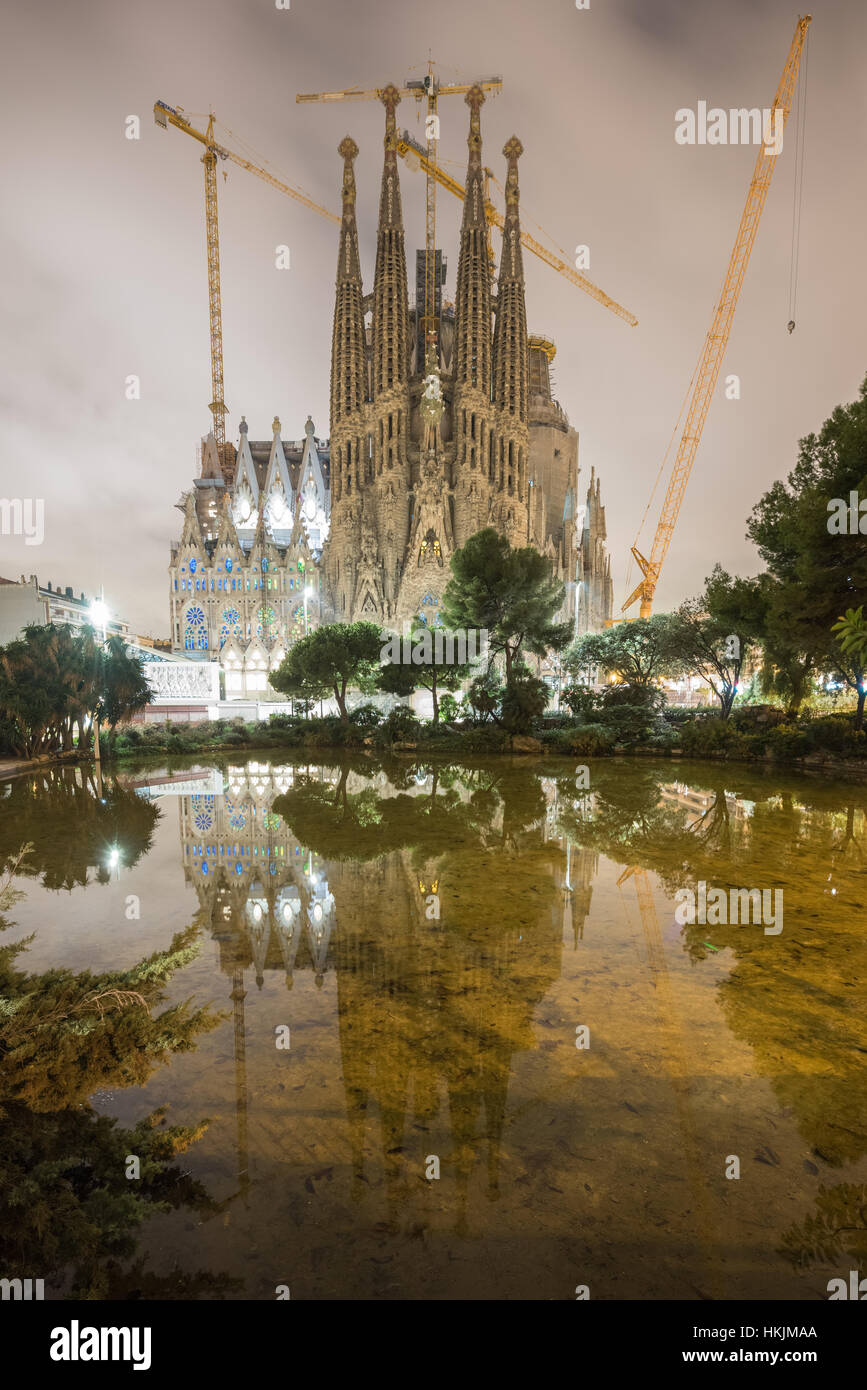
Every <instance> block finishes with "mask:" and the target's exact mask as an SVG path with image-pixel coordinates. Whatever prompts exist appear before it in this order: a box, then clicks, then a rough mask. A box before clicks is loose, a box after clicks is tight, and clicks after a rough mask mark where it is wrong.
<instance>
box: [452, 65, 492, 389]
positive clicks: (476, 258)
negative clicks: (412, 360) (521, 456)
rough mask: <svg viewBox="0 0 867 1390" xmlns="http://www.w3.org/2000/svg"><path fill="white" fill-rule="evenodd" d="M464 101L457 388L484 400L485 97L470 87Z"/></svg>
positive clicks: (487, 374) (487, 370) (487, 307)
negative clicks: (477, 393) (465, 147)
mask: <svg viewBox="0 0 867 1390" xmlns="http://www.w3.org/2000/svg"><path fill="white" fill-rule="evenodd" d="M465 100H466V103H467V105H468V106H469V108H470V133H469V135H468V137H467V145H468V147H469V159H468V162H467V184H466V194H465V196H464V215H463V221H462V223H461V249H460V256H459V258H458V283H457V298H456V303H455V317H456V332H455V336H456V340H457V342H456V352H455V384H456V386H458V387H461V386H471V387H476V388H477V389H478V390H479V391H480V392H481V393H482V394H483V396H485V397H487V396H489V394H490V387H491V269H490V265H489V263H488V248H487V228H486V224H485V186H484V169H483V167H482V134H481V119H480V112H481V109H482V103H483V102H484V100H485V94H484V92H483V91H482V89H481V87H479V86H474V87H471V88H470V90H469V91H468V92H467V95H466V98H465Z"/></svg>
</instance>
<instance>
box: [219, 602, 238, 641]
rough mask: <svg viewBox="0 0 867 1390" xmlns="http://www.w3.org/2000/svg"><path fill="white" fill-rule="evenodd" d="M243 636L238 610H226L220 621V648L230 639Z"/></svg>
mask: <svg viewBox="0 0 867 1390" xmlns="http://www.w3.org/2000/svg"><path fill="white" fill-rule="evenodd" d="M240 636H241V615H240V613H239V612H238V610H237V608H224V609H223V615H222V619H221V621H220V646H221V647H222V646H223V645H224V643H226V642H228V640H229V638H230V637H240Z"/></svg>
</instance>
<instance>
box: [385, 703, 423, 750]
mask: <svg viewBox="0 0 867 1390" xmlns="http://www.w3.org/2000/svg"><path fill="white" fill-rule="evenodd" d="M385 729H386V733H387V734H388V737H389V739H390V740H391V741H392V743H402V742H403V741H404V740H406V741H411V740H413V739H417V738H418V735H419V732H420V730H421V721H420V720H419V718H418V715H416V714H414V713H413V711H412V710H411V709H410V707H409V705H395V707H394V709H393V710H392V711H391V713H390V714H389V716H388V718H387V719H386V721H385Z"/></svg>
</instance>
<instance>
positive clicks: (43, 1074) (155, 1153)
mask: <svg viewBox="0 0 867 1390" xmlns="http://www.w3.org/2000/svg"><path fill="white" fill-rule="evenodd" d="M66 794H67V798H68V797H69V787H68V786H67V788H66ZM69 809H70V806H69V804H67V812H68V811H69ZM145 809H152V808H145ZM31 851H32V846H30V845H23V846H22V847H21V848H20V849H19V850H18V851H17V852H16V853H15V854H14V855H12V856H11V857H10V858H8V859H7V860H6V862H5V865H4V869H3V873H2V877H0V931H3V930H6V929H7V928H8V927H10V926H11V925H12V924H11V923H10V921H9V920H8V918H7V916H6V914H8V912H9V911H10V910H12V909H13V908H14V906H15V904H16V903H18V902H20V901H21V900H22V898H23V897H24V896H25V895H24V893H23V892H22V891H21V890H20V889H17V888H15V887H14V886H13V883H12V880H13V877H15V876H16V875H21V874H22V873H26V872H28V871H30V872H34V871H35V872H38V870H34V867H33V866H32V865H30V864H29V863H28V860H29V856H30V854H31ZM79 881H80V880H79ZM197 937H198V928H197V926H196V925H195V924H194V925H192V926H190V927H188V928H187V929H186V930H185V931H183V932H180V933H178V934H177V935H176V936H175V937H174V938H173V939H172V941H171V942H170V943H169V945H168V946H167V947H166V948H165V949H164V950H162V951H158V952H155V953H153V954H152V955H150V956H149V957H148V958H147V959H146V960H142V961H139V962H138V963H137V964H136V965H134V966H132V967H131V968H129V969H127V970H117V971H110V972H106V973H103V974H93V973H92V972H90V971H78V972H75V971H71V970H68V969H63V968H55V969H52V970H46V971H43V972H40V973H37V974H31V973H28V972H27V971H25V970H22V969H20V968H19V967H18V964H17V961H18V959H19V957H20V956H21V955H22V953H24V952H25V951H26V949H27V946H28V944H29V939H25V940H23V941H17V942H12V943H6V942H4V943H3V944H2V945H0V1265H2V1268H3V1271H4V1275H5V1276H6V1277H9V1278H28V1277H30V1276H32V1274H33V1272H34V1271H35V1270H38V1271H39V1275H40V1277H41V1278H44V1279H45V1280H46V1282H47V1283H48V1284H49V1285H51V1284H52V1283H53V1284H54V1285H55V1288H56V1287H58V1286H62V1287H63V1288H64V1290H65V1296H66V1297H69V1298H84V1299H95V1298H100V1299H102V1298H130V1297H150V1298H171V1297H185V1298H195V1297H197V1296H199V1295H202V1296H207V1297H209V1298H214V1297H220V1296H221V1295H222V1293H224V1292H225V1291H227V1290H228V1289H229V1288H230V1287H232V1284H231V1282H229V1283H227V1281H226V1280H225V1279H223V1277H222V1276H220V1275H213V1274H210V1273H208V1272H200V1273H198V1274H196V1275H187V1274H183V1273H181V1272H180V1271H175V1272H173V1273H170V1274H168V1275H161V1276H157V1275H155V1274H152V1273H150V1272H149V1271H147V1270H146V1268H145V1265H144V1262H143V1261H142V1260H141V1259H138V1260H135V1259H134V1256H135V1254H136V1249H137V1235H138V1231H139V1228H140V1227H141V1226H142V1224H143V1223H144V1222H145V1221H146V1220H147V1219H148V1218H149V1217H150V1216H151V1215H153V1214H154V1213H156V1212H168V1211H171V1210H173V1209H176V1208H179V1207H189V1208H192V1209H194V1210H197V1211H199V1212H200V1213H202V1214H205V1215H207V1214H208V1213H211V1212H214V1211H216V1210H217V1206H216V1204H215V1203H214V1202H213V1201H212V1199H211V1198H210V1197H209V1196H208V1193H207V1192H206V1190H205V1189H204V1188H203V1187H202V1185H201V1184H200V1183H198V1182H196V1181H194V1180H193V1179H192V1178H191V1177H190V1176H189V1174H188V1173H185V1172H184V1171H183V1170H182V1169H181V1168H179V1167H178V1165H177V1163H176V1162H175V1160H176V1159H177V1157H178V1155H179V1154H182V1153H183V1152H184V1151H185V1150H186V1149H188V1148H189V1147H190V1145H191V1144H194V1143H195V1142H196V1140H197V1139H199V1138H200V1137H201V1135H202V1134H203V1133H204V1131H205V1129H206V1128H207V1123H206V1121H202V1122H200V1123H199V1124H197V1125H195V1126H192V1127H191V1126H186V1125H166V1123H165V1119H166V1112H165V1108H164V1107H163V1108H159V1109H157V1110H156V1111H154V1112H153V1113H152V1114H150V1115H148V1116H147V1117H145V1118H144V1119H142V1120H140V1121H139V1123H138V1124H136V1125H134V1126H132V1127H131V1128H125V1127H123V1126H122V1125H120V1124H119V1123H118V1122H117V1121H116V1120H114V1119H111V1118H109V1117H107V1116H104V1115H100V1114H99V1113H98V1112H97V1110H96V1109H95V1108H94V1105H93V1102H92V1099H91V1098H92V1097H93V1095H94V1093H99V1092H101V1091H104V1090H106V1089H108V1088H119V1087H127V1086H141V1085H143V1084H144V1083H145V1082H146V1081H147V1079H148V1077H149V1076H150V1075H151V1073H152V1072H153V1071H154V1070H155V1069H156V1068H157V1067H159V1066H160V1065H161V1064H164V1063H166V1062H167V1061H168V1060H169V1059H170V1058H171V1057H172V1056H174V1055H175V1054H177V1053H179V1052H183V1051H188V1050H190V1049H191V1048H194V1047H195V1046H196V1040H197V1039H198V1037H200V1035H201V1034H202V1033H203V1032H205V1031H207V1030H209V1029H211V1028H213V1027H215V1026H216V1024H217V1023H218V1022H219V1018H218V1016H217V1015H215V1014H213V1013H211V1012H210V1010H208V1009H196V1008H193V1007H192V1006H191V1005H190V1004H189V1003H186V1002H182V1003H178V1004H174V1005H170V1006H168V1007H165V1008H162V1009H159V1005H160V1004H161V1003H162V1002H163V1001H164V997H165V989H166V986H167V985H168V983H169V981H170V980H171V978H172V977H173V976H174V975H175V974H176V973H177V972H178V971H179V970H181V969H182V968H183V967H184V966H185V965H187V964H189V962H190V961H191V960H192V959H193V958H194V957H195V956H196V955H197V954H198V950H199V945H198V941H197ZM130 1158H135V1159H136V1160H137V1161H138V1164H139V1170H140V1171H139V1176H138V1177H137V1179H136V1180H135V1181H130V1179H129V1163H130ZM130 1261H132V1264H130V1263H129V1262H130Z"/></svg>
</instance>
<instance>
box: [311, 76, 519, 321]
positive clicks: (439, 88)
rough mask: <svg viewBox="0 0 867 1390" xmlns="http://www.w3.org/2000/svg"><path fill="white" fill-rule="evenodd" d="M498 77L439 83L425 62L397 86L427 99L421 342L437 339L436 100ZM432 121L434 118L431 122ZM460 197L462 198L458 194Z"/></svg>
mask: <svg viewBox="0 0 867 1390" xmlns="http://www.w3.org/2000/svg"><path fill="white" fill-rule="evenodd" d="M502 86H503V79H502V78H501V77H485V78H480V79H479V80H478V81H477V82H440V80H439V78H438V77H437V75H436V68H435V65H434V63H433V62H432V61H430V60H429V61H428V68H427V74H426V76H425V77H421V78H417V79H416V78H409V79H408V80H407V83H406V86H404V87H398V88H397V91H398V93H399V95H400V96H402V97H414V98H415V100H416V101H422V100H423V99H424V98H425V97H426V98H427V120H426V121H425V136H426V139H427V147H426V149H425V150H424V151H423V153H424V156H425V174H426V175H427V180H426V187H425V235H424V316H423V318H422V322H421V330H422V341H423V342H424V343H428V342H429V341H430V340H431V339H433V341H436V337H437V315H436V206H437V204H436V186H437V183H438V182H441V180H438V179H437V173H436V170H437V157H436V142H437V140H438V138H439V128H438V117H437V100H438V98H439V97H447V96H461V95H466V93H467V92H469V91H472V89H473V87H481V89H482V91H483V92H493V93H494V94H496V93H497V92H499V91H501V90H502ZM385 90H386V89H385V87H369V88H366V89H362V88H360V87H348V88H345V89H344V90H343V91H340V92H306V93H303V92H299V94H298V96H296V98H295V100H296V102H307V101H373V100H380V99H381V98H382V94H383V92H384V91H385ZM431 118H433V119H431ZM461 196H463V195H461Z"/></svg>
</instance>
